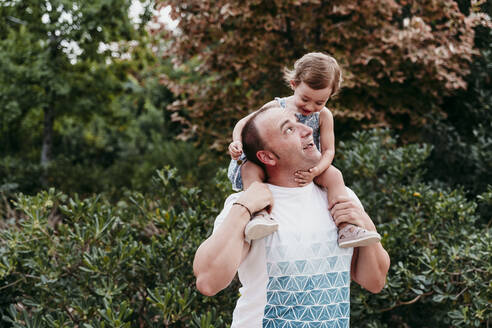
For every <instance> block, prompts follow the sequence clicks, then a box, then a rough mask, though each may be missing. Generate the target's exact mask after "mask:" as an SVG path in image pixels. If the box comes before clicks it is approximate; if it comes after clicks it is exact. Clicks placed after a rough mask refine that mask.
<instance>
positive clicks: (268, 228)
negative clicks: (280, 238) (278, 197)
mask: <svg viewBox="0 0 492 328" xmlns="http://www.w3.org/2000/svg"><path fill="white" fill-rule="evenodd" d="M277 229H278V223H277V221H275V220H274V219H273V218H272V217H271V216H270V214H269V213H268V212H267V211H266V210H262V211H259V212H258V213H256V214H255V215H254V216H253V218H252V219H251V221H249V222H248V224H247V225H246V228H245V229H244V235H245V236H246V240H247V241H251V240H255V239H261V238H263V237H266V236H268V235H270V234H272V233H273V232H275V231H277Z"/></svg>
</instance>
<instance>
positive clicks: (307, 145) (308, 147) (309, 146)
mask: <svg viewBox="0 0 492 328" xmlns="http://www.w3.org/2000/svg"><path fill="white" fill-rule="evenodd" d="M313 147H314V142H312V141H311V142H309V143H307V144H306V145H305V146H304V147H303V148H302V149H304V150H306V149H311V148H313Z"/></svg>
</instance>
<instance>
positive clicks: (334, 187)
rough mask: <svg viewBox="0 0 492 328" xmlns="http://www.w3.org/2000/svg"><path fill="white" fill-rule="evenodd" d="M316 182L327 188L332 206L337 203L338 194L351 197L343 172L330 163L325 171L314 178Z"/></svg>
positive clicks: (329, 202) (329, 203)
mask: <svg viewBox="0 0 492 328" xmlns="http://www.w3.org/2000/svg"><path fill="white" fill-rule="evenodd" d="M314 182H316V184H318V185H319V186H323V187H325V188H326V189H327V191H328V192H327V194H328V205H329V206H330V208H331V207H332V206H333V205H335V204H334V202H335V197H336V196H346V197H349V194H348V192H347V188H346V187H345V182H344V181H343V175H342V172H340V170H339V169H337V168H336V167H334V166H333V165H330V167H328V168H327V169H326V170H325V171H324V172H323V173H321V174H320V175H318V176H317V177H316V178H315V179H314Z"/></svg>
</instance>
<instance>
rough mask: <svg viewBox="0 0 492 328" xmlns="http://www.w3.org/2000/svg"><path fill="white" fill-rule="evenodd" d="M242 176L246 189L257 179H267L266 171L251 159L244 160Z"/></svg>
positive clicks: (260, 180) (261, 180)
mask: <svg viewBox="0 0 492 328" xmlns="http://www.w3.org/2000/svg"><path fill="white" fill-rule="evenodd" d="M241 178H242V179H243V189H244V190H246V189H248V188H249V186H251V184H252V183H253V182H255V181H257V182H263V181H265V178H266V177H265V171H264V170H263V168H261V167H259V166H258V165H256V164H255V163H253V162H251V161H246V162H244V164H243V165H241Z"/></svg>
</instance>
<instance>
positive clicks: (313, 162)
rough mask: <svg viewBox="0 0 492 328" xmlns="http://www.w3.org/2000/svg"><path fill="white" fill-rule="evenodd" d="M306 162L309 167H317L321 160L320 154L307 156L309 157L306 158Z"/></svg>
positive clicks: (315, 153)
mask: <svg viewBox="0 0 492 328" xmlns="http://www.w3.org/2000/svg"><path fill="white" fill-rule="evenodd" d="M306 157H307V158H306V161H307V163H308V164H309V165H310V166H309V167H310V168H311V167H313V166H316V165H318V163H319V161H320V160H321V153H320V152H319V151H316V152H313V153H312V154H309V156H306Z"/></svg>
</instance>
